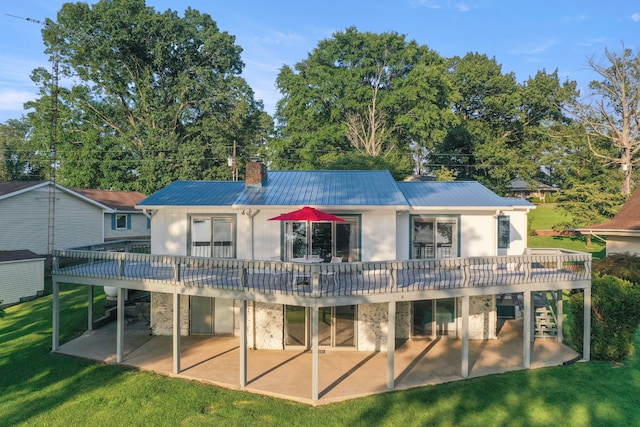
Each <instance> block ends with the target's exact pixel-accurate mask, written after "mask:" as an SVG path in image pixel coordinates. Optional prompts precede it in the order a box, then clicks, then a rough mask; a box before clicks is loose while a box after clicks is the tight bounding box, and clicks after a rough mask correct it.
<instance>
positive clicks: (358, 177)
mask: <svg viewBox="0 0 640 427" xmlns="http://www.w3.org/2000/svg"><path fill="white" fill-rule="evenodd" d="M235 205H236V206H245V205H247V206H255V205H267V206H306V205H315V206H398V205H399V206H407V200H406V199H405V198H404V196H403V195H402V192H401V191H400V190H399V189H398V186H397V185H396V182H395V180H394V179H393V177H392V176H391V174H390V173H389V171H273V172H269V173H268V174H267V182H266V184H265V185H264V186H262V187H248V188H247V191H245V192H243V193H242V194H241V195H240V197H239V198H238V200H236V202H235Z"/></svg>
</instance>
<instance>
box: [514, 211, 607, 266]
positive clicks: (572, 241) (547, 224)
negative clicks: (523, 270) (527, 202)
mask: <svg viewBox="0 0 640 427" xmlns="http://www.w3.org/2000/svg"><path fill="white" fill-rule="evenodd" d="M569 219H570V218H569V217H568V216H566V215H564V214H562V213H560V212H559V210H558V209H557V205H556V204H555V203H546V204H540V205H536V208H535V209H533V210H532V211H531V212H529V233H531V232H532V231H535V230H552V229H553V226H554V225H556V224H560V223H562V222H564V221H567V220H569ZM527 246H528V247H530V248H563V249H570V250H573V251H580V252H590V253H591V254H592V256H593V258H594V259H600V258H604V256H605V244H604V242H602V241H601V240H598V239H592V242H591V245H590V246H587V240H586V238H585V237H583V236H531V235H530V236H529V238H528V242H527Z"/></svg>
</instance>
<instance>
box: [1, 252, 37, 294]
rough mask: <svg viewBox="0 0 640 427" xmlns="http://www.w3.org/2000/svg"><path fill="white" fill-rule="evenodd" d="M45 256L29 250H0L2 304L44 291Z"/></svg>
mask: <svg viewBox="0 0 640 427" xmlns="http://www.w3.org/2000/svg"><path fill="white" fill-rule="evenodd" d="M44 261H45V257H43V256H40V255H37V254H35V253H33V252H31V251H29V250H15V251H0V304H2V305H11V304H16V303H19V302H22V301H26V300H29V299H32V298H35V297H38V296H41V295H42V294H43V293H44Z"/></svg>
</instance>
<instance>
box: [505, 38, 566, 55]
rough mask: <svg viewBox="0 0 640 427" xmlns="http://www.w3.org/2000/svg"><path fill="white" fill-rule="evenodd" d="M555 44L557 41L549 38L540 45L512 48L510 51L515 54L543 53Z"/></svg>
mask: <svg viewBox="0 0 640 427" xmlns="http://www.w3.org/2000/svg"><path fill="white" fill-rule="evenodd" d="M555 45H556V42H555V41H554V40H547V41H546V42H544V43H541V44H538V45H529V46H524V47H519V48H515V49H511V50H509V53H511V54H514V55H538V54H541V53H545V52H546V51H548V50H549V49H551V48H552V47H553V46H555Z"/></svg>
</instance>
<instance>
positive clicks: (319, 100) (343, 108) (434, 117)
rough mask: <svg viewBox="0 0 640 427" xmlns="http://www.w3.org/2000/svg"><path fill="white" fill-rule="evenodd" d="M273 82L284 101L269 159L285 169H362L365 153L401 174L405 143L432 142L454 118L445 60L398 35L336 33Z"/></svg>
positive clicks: (407, 165)
mask: <svg viewBox="0 0 640 427" xmlns="http://www.w3.org/2000/svg"><path fill="white" fill-rule="evenodd" d="M276 84H277V87H278V89H279V90H280V92H281V93H282V95H283V97H282V99H281V100H280V101H279V103H278V106H277V113H276V118H277V121H278V133H277V138H276V139H275V140H274V141H272V143H271V144H270V153H269V161H270V162H271V164H272V165H273V166H274V167H277V168H282V169H318V168H319V169H324V168H329V167H335V165H336V164H342V165H344V164H345V160H346V161H347V163H349V159H351V160H353V161H354V162H355V163H357V164H361V161H362V159H361V158H360V156H361V155H364V156H369V157H381V158H383V159H382V160H381V161H372V162H368V163H369V164H380V165H382V164H391V165H392V166H394V169H395V170H396V171H397V173H398V174H399V175H404V176H406V175H408V174H410V173H411V169H412V168H413V167H412V162H413V161H412V158H411V152H410V149H409V147H410V145H411V144H412V143H414V141H415V143H419V144H434V143H435V142H437V139H436V138H438V137H440V136H442V135H444V134H445V131H444V129H445V128H446V126H447V124H448V123H449V121H451V120H453V119H454V118H455V117H454V116H453V113H452V112H451V108H450V107H451V102H450V96H449V95H450V93H454V91H453V89H452V85H451V84H450V82H448V74H447V69H446V63H445V61H444V59H443V58H441V57H440V56H439V55H437V54H436V53H435V52H434V51H432V50H430V49H428V48H427V47H425V46H420V45H418V44H417V43H416V42H415V41H407V40H406V39H405V37H404V36H402V35H399V34H397V33H382V34H374V33H369V32H359V31H358V30H357V29H356V28H353V27H351V28H348V29H346V30H345V31H342V32H337V33H335V34H334V35H333V36H332V37H331V38H330V39H326V40H322V41H320V42H319V43H318V46H317V47H316V48H315V49H314V50H313V52H312V53H311V54H309V56H308V57H307V59H305V60H304V61H301V62H299V63H297V64H296V65H295V66H294V67H293V68H292V67H290V66H284V67H282V69H281V70H280V73H279V74H278V78H277V83H276ZM428 138H433V139H432V140H429V139H428ZM352 153H356V155H352Z"/></svg>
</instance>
